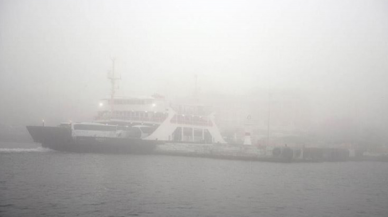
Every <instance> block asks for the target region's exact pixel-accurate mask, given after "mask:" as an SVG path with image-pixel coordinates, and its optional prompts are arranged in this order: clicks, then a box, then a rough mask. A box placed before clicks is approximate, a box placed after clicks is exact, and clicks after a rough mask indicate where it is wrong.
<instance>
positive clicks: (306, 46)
mask: <svg viewBox="0 0 388 217" xmlns="http://www.w3.org/2000/svg"><path fill="white" fill-rule="evenodd" d="M111 57H116V58H117V72H119V73H120V74H121V76H122V81H121V83H120V93H121V94H122V95H125V96H134V95H135V96H136V95H150V94H153V93H161V94H165V95H167V96H170V97H173V96H175V95H184V94H190V93H191V91H192V89H193V86H194V74H197V75H198V77H199V84H200V87H201V92H203V93H204V92H224V93H230V94H244V93H248V92H253V91H255V90H257V89H267V88H271V89H298V90H302V91H305V92H306V93H308V94H309V96H310V97H311V98H312V99H313V103H314V106H316V109H317V110H320V112H321V113H322V114H323V113H325V115H327V114H328V113H330V114H338V115H346V114H348V113H351V114H352V115H353V116H363V118H364V119H365V120H371V121H376V122H379V123H380V124H383V125H384V124H386V123H387V122H388V120H387V118H386V116H388V114H387V111H388V106H387V105H388V88H387V84H388V2H387V1H383V0H381V1H373V0H372V1H370V0H364V1H362V0H355V1H334V0H331V1H330V0H329V1H327V0H325V1H323V0H322V1H253V0H252V1H188V0H179V1H178V0H177V1H171V0H164V1H102V0H93V1H92V0H90V1H86V0H77V1H60V0H57V1H49V0H47V1H43V0H36V1H27V0H25V1H20V0H16V1H13V0H0V100H1V102H2V105H1V108H0V111H1V114H0V120H2V121H3V122H4V123H13V122H16V123H20V124H24V123H31V122H33V121H34V120H35V119H37V118H38V117H39V118H40V117H41V116H49V117H52V118H54V117H57V119H61V118H81V117H85V116H92V115H94V112H95V106H96V105H97V101H98V99H100V98H103V97H105V96H107V95H108V91H109V84H108V82H107V80H106V73H107V71H108V70H109V68H110V64H111V62H110V58H111ZM69 116H71V117H69Z"/></svg>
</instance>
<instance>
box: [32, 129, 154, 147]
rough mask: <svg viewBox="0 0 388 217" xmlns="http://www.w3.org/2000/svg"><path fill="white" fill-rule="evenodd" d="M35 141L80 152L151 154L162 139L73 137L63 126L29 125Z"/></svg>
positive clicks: (47, 145) (45, 145)
mask: <svg viewBox="0 0 388 217" xmlns="http://www.w3.org/2000/svg"><path fill="white" fill-rule="evenodd" d="M27 130H28V132H29V133H30V135H31V137H32V138H33V140H34V142H37V143H40V144H42V146H43V147H45V148H50V149H53V150H57V151H66V152H79V153H116V154H150V153H152V152H153V151H154V149H155V148H156V146H157V145H158V144H160V143H161V142H160V141H152V140H142V139H138V138H100V137H77V138H72V136H71V130H70V129H68V128H62V127H43V126H27Z"/></svg>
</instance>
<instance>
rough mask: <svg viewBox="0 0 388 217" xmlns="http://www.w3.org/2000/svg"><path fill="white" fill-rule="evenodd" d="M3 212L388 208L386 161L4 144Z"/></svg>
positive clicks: (385, 212)
mask: <svg viewBox="0 0 388 217" xmlns="http://www.w3.org/2000/svg"><path fill="white" fill-rule="evenodd" d="M0 216H2V217H6V216H214V217H225V216H263V217H266V216H268V217H279V216H288V217H303V216H308V217H311V216H336V217H341V216H344V217H345V216H346V217H355V216H368V217H370V216H381V217H387V216H388V163H379V162H343V163H291V164H284V163H263V162H245V161H230V160H216V159H202V158H185V157H170V156H137V155H104V154H75V153H61V152H56V151H50V150H47V149H43V148H41V147H39V146H38V145H36V144H33V143H31V144H16V143H0Z"/></svg>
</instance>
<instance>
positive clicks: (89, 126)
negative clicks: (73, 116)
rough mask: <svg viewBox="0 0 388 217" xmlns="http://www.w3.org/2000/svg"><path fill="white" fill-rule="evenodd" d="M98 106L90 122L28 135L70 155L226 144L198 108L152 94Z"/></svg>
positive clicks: (203, 110)
mask: <svg viewBox="0 0 388 217" xmlns="http://www.w3.org/2000/svg"><path fill="white" fill-rule="evenodd" d="M100 107H101V108H100V111H99V112H98V115H97V117H96V119H95V121H94V122H79V123H64V124H61V125H60V126H55V127H48V126H27V130H28V131H29V133H30V135H31V136H32V138H33V140H34V141H35V142H38V143H41V144H42V146H43V147H47V148H50V149H54V150H60V151H71V152H117V153H123V152H124V153H150V152H152V151H153V150H154V149H155V148H156V146H157V145H158V144H162V143H175V144H176V143H191V144H214V143H217V144H225V143H226V142H225V141H224V139H223V138H222V136H221V134H220V131H219V129H218V127H217V125H216V124H215V121H214V114H213V113H211V112H210V110H208V109H207V108H206V107H205V106H202V105H179V104H176V105H175V104H172V103H169V102H168V101H167V100H166V99H164V98H163V97H160V96H158V95H154V96H152V97H137V98H117V99H113V100H111V99H105V100H102V101H101V102H100ZM112 107H114V110H112V109H111V108H112Z"/></svg>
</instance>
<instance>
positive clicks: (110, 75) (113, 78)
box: [108, 58, 121, 115]
mask: <svg viewBox="0 0 388 217" xmlns="http://www.w3.org/2000/svg"><path fill="white" fill-rule="evenodd" d="M115 61H116V59H115V58H112V70H111V71H110V73H108V79H109V80H110V83H111V92H110V112H111V115H113V112H114V98H115V93H116V81H117V80H120V79H121V77H116V76H115Z"/></svg>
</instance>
